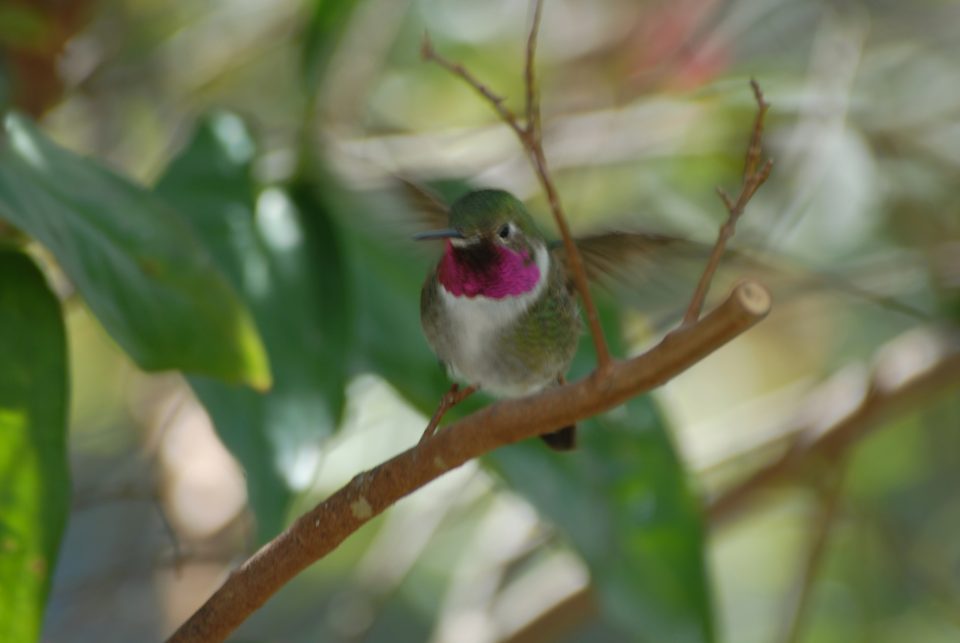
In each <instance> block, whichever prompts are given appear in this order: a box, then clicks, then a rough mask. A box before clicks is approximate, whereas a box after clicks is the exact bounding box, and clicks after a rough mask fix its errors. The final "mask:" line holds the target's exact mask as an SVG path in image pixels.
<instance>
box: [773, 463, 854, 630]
mask: <svg viewBox="0 0 960 643" xmlns="http://www.w3.org/2000/svg"><path fill="white" fill-rule="evenodd" d="M845 472H846V459H844V460H843V461H842V462H838V463H837V468H836V470H834V471H830V472H829V475H828V476H827V479H826V480H824V481H823V482H822V483H821V490H820V493H819V495H818V500H819V507H818V509H819V512H818V514H817V520H816V523H815V524H814V526H813V530H812V531H811V533H810V546H809V549H808V551H807V555H806V557H805V559H804V563H803V567H802V569H801V570H800V576H799V577H798V578H797V582H796V584H795V586H794V588H793V591H791V593H790V596H789V597H788V598H787V604H786V608H785V618H784V621H783V629H782V631H781V635H780V640H781V641H782V642H783V643H796V642H797V641H799V640H800V634H801V633H802V629H803V623H804V619H805V617H806V614H807V610H808V609H809V605H810V594H811V592H812V591H813V585H814V583H815V581H816V579H817V573H818V572H819V571H820V566H821V564H822V563H823V557H824V554H825V553H826V551H827V545H828V544H829V542H830V533H831V532H832V531H833V526H834V521H835V520H836V517H837V508H838V507H839V506H840V496H841V492H842V490H843V478H844V473H845Z"/></svg>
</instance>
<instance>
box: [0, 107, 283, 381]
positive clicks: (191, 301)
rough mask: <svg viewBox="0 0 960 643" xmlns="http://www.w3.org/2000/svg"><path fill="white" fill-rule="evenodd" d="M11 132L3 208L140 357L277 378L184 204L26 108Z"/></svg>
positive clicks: (0, 173)
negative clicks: (169, 200)
mask: <svg viewBox="0 0 960 643" xmlns="http://www.w3.org/2000/svg"><path fill="white" fill-rule="evenodd" d="M4 131H5V135H6V137H5V139H4V140H2V141H0V218H3V219H6V220H8V221H9V222H10V223H12V224H13V225H15V226H17V227H18V228H20V229H21V230H23V231H25V232H27V233H28V234H30V235H31V236H33V237H34V238H35V239H36V240H37V241H39V242H40V243H42V244H44V245H45V246H46V247H47V248H48V249H49V250H50V251H51V252H52V253H53V254H54V256H56V258H57V261H58V262H59V263H60V265H61V266H62V267H63V270H64V271H65V272H66V273H67V274H68V275H69V276H70V279H71V280H72V281H73V283H74V284H76V286H77V289H78V290H79V291H80V293H81V294H82V295H83V297H84V299H85V300H86V302H87V304H88V305H89V306H90V309H91V310H92V311H93V312H94V314H95V315H96V316H97V318H98V319H99V320H100V322H101V323H102V324H103V326H104V327H105V328H106V329H107V331H108V332H109V333H110V334H111V335H112V336H113V338H114V339H115V340H116V341H117V342H118V343H119V344H120V345H121V346H122V347H123V348H124V350H126V351H127V352H128V353H129V354H130V355H131V356H132V357H133V359H134V360H136V362H137V363H138V364H139V365H140V366H141V367H143V368H144V369H146V370H162V369H180V370H184V371H186V372H190V373H201V374H204V375H209V376H212V377H217V378H221V379H224V380H227V381H231V382H235V383H238V384H240V383H244V384H250V385H252V386H255V387H257V388H266V387H267V386H269V384H270V372H269V366H268V364H267V359H266V354H265V352H264V349H263V346H262V344H261V342H260V338H259V337H258V336H257V333H256V329H255V327H254V325H253V320H252V319H251V317H250V314H249V312H248V311H247V310H246V308H244V307H243V305H242V304H241V302H240V300H239V298H238V297H237V295H236V293H235V292H234V290H233V289H232V288H230V286H229V284H228V283H227V282H226V280H225V279H224V277H223V276H222V274H221V273H220V271H219V270H217V268H216V265H215V264H214V263H213V261H212V259H211V257H210V255H209V253H208V252H206V251H205V250H204V248H203V247H202V246H201V245H200V244H199V242H198V240H197V238H196V237H195V235H194V234H193V233H192V231H191V229H190V227H189V226H188V225H187V224H186V222H185V221H184V220H183V219H182V218H181V216H180V215H179V213H177V212H176V211H175V210H173V209H172V208H170V207H169V206H168V205H167V204H166V203H164V202H163V201H161V200H160V199H158V198H157V197H156V196H155V195H153V194H151V193H150V192H148V191H147V190H145V189H143V188H141V187H139V186H137V185H135V184H134V183H131V182H130V181H128V180H126V179H124V178H122V177H120V176H118V175H116V174H114V173H113V172H110V171H109V170H107V169H106V168H104V167H102V166H101V165H99V164H98V163H96V162H95V161H93V160H90V159H85V158H81V157H79V156H77V155H75V154H73V153H71V152H69V151H67V150H64V149H62V148H60V147H58V146H56V145H54V144H53V143H52V142H50V141H49V140H48V139H47V138H46V137H44V136H43V135H42V134H41V133H40V132H39V131H38V130H37V129H36V128H35V127H34V126H33V125H32V124H30V122H29V121H28V120H27V119H25V118H24V117H22V116H18V115H14V114H9V115H7V116H6V117H5V119H4Z"/></svg>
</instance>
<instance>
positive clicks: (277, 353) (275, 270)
mask: <svg viewBox="0 0 960 643" xmlns="http://www.w3.org/2000/svg"><path fill="white" fill-rule="evenodd" d="M255 151H256V146H255V144H254V142H253V140H252V138H251V136H250V134H249V132H248V131H247V128H246V126H245V125H244V123H243V122H242V121H241V120H240V119H239V118H237V117H236V116H233V115H231V114H216V115H213V116H211V117H209V118H207V119H206V120H205V121H203V122H202V123H201V124H200V126H199V127H198V128H197V131H196V132H195V134H194V136H193V139H192V140H191V141H190V143H189V144H188V145H187V147H186V149H184V150H183V151H182V152H181V153H180V155H179V156H178V157H177V158H176V159H175V160H174V161H173V163H172V164H171V165H170V167H169V168H168V170H167V172H166V174H165V175H164V177H163V178H162V179H161V181H160V183H159V184H158V185H157V191H158V192H159V193H160V194H161V195H163V196H165V197H167V198H168V199H169V201H170V202H171V203H174V204H176V205H177V206H178V207H179V208H180V210H181V211H182V212H184V213H186V214H187V215H188V216H189V221H190V222H191V224H192V225H193V226H194V229H195V231H196V233H197V235H198V236H199V237H200V238H201V239H203V240H204V242H205V243H206V244H207V245H208V247H209V248H210V251H211V252H212V254H213V256H214V258H215V259H216V261H217V263H218V264H219V265H220V267H221V268H222V269H223V270H224V272H225V273H226V274H227V275H228V277H229V279H230V280H231V282H232V283H233V285H234V287H235V288H236V289H237V290H238V291H239V292H240V293H241V294H242V296H243V297H244V298H245V299H246V302H247V304H248V306H249V307H250V309H251V310H252V311H253V315H254V318H255V319H256V323H257V327H258V328H259V331H260V334H261V336H262V337H263V340H264V343H265V345H266V347H267V351H268V354H269V356H270V363H271V365H272V369H273V376H274V385H273V388H272V389H271V390H270V391H268V392H266V393H263V394H258V393H256V392H254V391H250V390H247V389H243V388H239V387H235V386H228V385H225V384H223V383H221V382H217V381H213V380H210V379H206V378H200V377H194V378H191V380H190V381H191V384H192V385H193V387H194V389H195V390H196V392H197V394H198V396H199V397H200V399H201V400H202V401H203V403H204V405H205V406H206V407H207V410H208V411H209V412H210V415H211V417H212V419H213V422H214V424H215V425H216V427H217V431H218V432H219V434H220V436H221V437H222V439H223V441H224V443H225V444H226V445H227V447H228V448H229V449H230V450H231V452H232V453H233V454H234V455H235V456H236V457H237V458H238V459H239V460H240V462H241V463H242V464H243V466H244V468H245V469H246V474H247V488H248V493H249V497H250V502H251V505H252V507H253V509H254V511H255V513H256V515H257V519H258V526H259V537H260V539H261V540H264V539H266V538H268V537H270V536H272V535H273V534H275V533H276V532H277V531H278V530H279V529H280V528H281V527H282V525H283V523H284V520H285V517H286V511H287V508H288V506H289V501H290V498H291V489H298V488H302V487H304V486H306V485H307V484H308V483H309V482H310V481H311V479H312V476H313V474H314V473H315V469H316V465H317V463H318V457H319V445H320V443H321V442H322V440H323V439H324V438H326V437H327V436H329V435H330V434H331V433H332V432H333V430H334V429H335V428H336V426H337V424H338V422H339V419H340V415H341V413H342V411H343V404H344V386H345V383H346V355H347V353H348V351H349V340H350V336H349V335H350V333H349V331H350V309H349V300H348V296H347V289H346V284H345V282H344V277H343V269H342V259H341V256H340V247H339V242H338V240H337V233H336V232H337V231H336V230H335V229H334V227H333V225H332V222H331V220H330V217H329V214H328V212H327V210H326V207H325V206H324V205H323V203H321V202H320V201H319V200H317V199H316V198H315V197H314V194H313V192H312V191H311V190H310V188H309V187H307V186H303V185H295V186H293V187H291V188H290V190H288V191H284V190H280V189H276V188H274V189H270V190H268V191H266V192H265V193H264V194H263V195H262V196H261V197H260V200H259V205H258V207H257V208H256V212H255V209H254V202H255V196H254V192H255V186H254V182H253V179H252V177H251V172H250V166H251V162H252V160H253V157H254V154H255Z"/></svg>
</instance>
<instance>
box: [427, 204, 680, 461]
mask: <svg viewBox="0 0 960 643" xmlns="http://www.w3.org/2000/svg"><path fill="white" fill-rule="evenodd" d="M410 187H412V186H408V188H410ZM414 189H416V188H414ZM417 196H418V197H419V198H418V200H419V202H420V205H421V206H422V205H424V200H425V199H429V201H430V202H429V203H428V204H427V208H426V209H428V210H430V211H431V212H433V213H434V214H438V213H439V214H442V215H445V219H446V220H445V222H444V223H445V224H446V225H445V226H444V227H440V228H438V229H434V230H430V231H426V232H422V233H419V234H417V235H414V238H415V239H418V240H442V241H443V242H444V247H443V254H442V256H441V258H440V260H439V262H438V263H437V264H436V265H435V267H434V268H433V269H432V270H431V271H430V272H429V274H428V275H427V278H426V281H425V282H424V284H423V288H422V290H421V294H420V320H421V325H422V326H423V332H424V335H425V336H426V339H427V342H428V343H429V344H430V347H431V348H432V350H433V351H434V353H435V354H436V355H437V357H438V358H439V359H440V361H441V362H442V363H443V365H444V366H445V367H446V369H447V373H448V375H449V376H450V377H451V379H453V380H454V381H459V382H464V383H466V384H468V385H469V386H470V387H472V388H475V389H481V390H484V391H486V392H488V393H490V394H491V395H493V396H495V397H507V398H511V397H522V396H526V395H530V394H532V393H536V392H538V391H540V390H543V389H544V388H547V387H550V386H556V385H558V384H560V383H562V382H563V381H564V377H565V375H566V372H567V369H568V368H569V366H570V362H571V361H572V360H573V356H574V353H575V352H576V348H577V343H578V341H579V337H580V335H581V329H582V323H581V321H580V313H579V309H578V305H577V298H576V291H575V288H574V285H573V279H572V276H571V274H570V272H569V268H568V262H567V260H566V256H565V251H564V249H563V246H562V244H559V243H552V242H550V241H548V239H547V238H546V237H545V236H544V234H543V233H541V231H540V230H539V228H538V227H537V225H536V223H535V222H534V219H533V217H531V215H530V214H529V212H528V211H527V209H526V207H525V206H524V204H523V203H522V202H521V201H520V200H519V199H517V198H516V197H514V196H513V195H512V194H510V193H509V192H505V191H503V190H495V189H482V190H476V191H472V192H469V193H467V194H466V195H464V196H462V197H461V198H460V199H458V200H457V201H455V202H454V203H453V204H452V205H451V206H450V207H449V209H447V208H445V207H444V206H443V205H442V204H441V203H439V202H438V201H436V200H435V199H434V198H433V197H432V196H430V195H428V194H426V193H424V192H420V193H419V194H418V195H417ZM420 209H421V211H423V210H424V208H422V207H421V208H420ZM438 218H439V217H434V221H437V219H438ZM437 222H438V223H439V221H437ZM673 240H674V238H672V237H666V236H658V235H649V234H643V235H638V234H628V233H610V234H602V235H598V236H594V237H588V238H584V239H578V240H577V241H576V243H577V245H578V248H579V249H580V252H581V254H582V257H583V259H584V263H585V265H586V268H587V274H588V277H590V276H594V275H595V274H597V273H600V272H610V271H611V270H612V269H613V268H614V266H613V265H605V264H610V260H609V256H610V254H611V251H613V250H617V249H619V248H622V247H627V246H630V247H637V246H638V241H639V242H641V243H640V244H639V245H641V246H644V247H649V246H650V245H651V244H656V245H662V244H664V243H668V242H671V241H673ZM624 242H626V244H625V243H624ZM541 438H542V439H543V440H544V441H545V442H546V443H547V445H548V446H550V447H551V448H553V449H556V450H558V451H567V450H571V449H573V448H574V447H575V446H576V427H575V426H573V425H571V426H567V427H563V428H561V429H559V430H557V431H554V432H551V433H547V434H544V435H542V436H541Z"/></svg>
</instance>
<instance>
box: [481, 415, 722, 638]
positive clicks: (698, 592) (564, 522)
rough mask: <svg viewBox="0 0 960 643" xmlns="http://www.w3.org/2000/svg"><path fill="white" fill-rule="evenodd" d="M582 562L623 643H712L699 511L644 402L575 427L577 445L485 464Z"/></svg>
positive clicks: (529, 450) (504, 453)
mask: <svg viewBox="0 0 960 643" xmlns="http://www.w3.org/2000/svg"><path fill="white" fill-rule="evenodd" d="M490 460H491V461H492V462H493V463H494V465H495V467H496V468H497V469H498V470H499V471H500V472H501V473H502V474H503V476H504V478H506V480H507V482H508V483H509V484H510V486H511V487H512V488H513V489H515V490H517V491H518V492H519V493H521V494H523V495H524V497H526V498H527V499H528V500H530V501H531V502H532V503H533V504H534V505H535V506H536V507H537V509H538V510H539V511H540V512H541V514H542V515H543V516H545V517H546V518H548V519H549V520H551V521H553V523H554V524H556V525H557V527H559V528H560V530H561V531H562V532H563V533H564V534H565V535H566V537H567V538H569V540H570V542H571V544H572V545H573V546H574V548H576V550H577V551H579V552H580V554H581V555H582V556H583V558H584V560H586V562H587V564H588V566H589V567H590V572H591V576H592V579H593V582H594V585H595V587H596V590H597V592H598V594H599V597H600V603H601V606H602V610H603V612H604V613H605V614H606V615H607V617H608V618H609V619H610V620H611V621H612V622H614V623H616V624H618V625H619V626H620V627H622V628H623V629H624V630H625V631H627V632H629V633H630V634H631V640H637V641H652V642H659V641H670V642H671V643H704V642H708V641H713V640H714V635H713V618H712V610H711V604H710V595H709V584H708V579H707V572H706V567H705V561H704V533H703V524H702V519H701V514H700V509H699V506H698V504H697V501H696V499H695V497H694V495H693V493H692V491H691V489H690V487H689V485H688V483H687V481H686V478H685V474H684V470H683V467H682V464H681V463H680V461H679V459H678V458H677V454H676V452H675V451H674V449H673V447H672V445H671V443H670V440H669V437H668V435H667V433H666V429H665V427H664V424H663V419H662V417H661V416H660V414H659V413H658V411H657V409H656V407H655V406H654V403H653V401H652V399H651V398H650V397H649V396H644V397H639V398H636V399H634V400H631V401H630V402H628V403H627V404H626V405H624V406H623V407H621V408H619V409H616V410H615V411H613V412H611V413H609V414H607V415H605V416H602V417H599V418H595V419H592V420H589V421H586V422H582V423H581V424H580V447H579V449H578V450H577V451H576V452H574V453H570V454H557V453H554V452H551V451H549V450H548V449H546V448H544V447H543V445H540V444H536V443H535V442H530V441H528V442H526V443H523V444H518V445H514V446H512V447H508V448H505V449H500V450H498V451H496V452H494V453H493V454H491V456H490Z"/></svg>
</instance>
